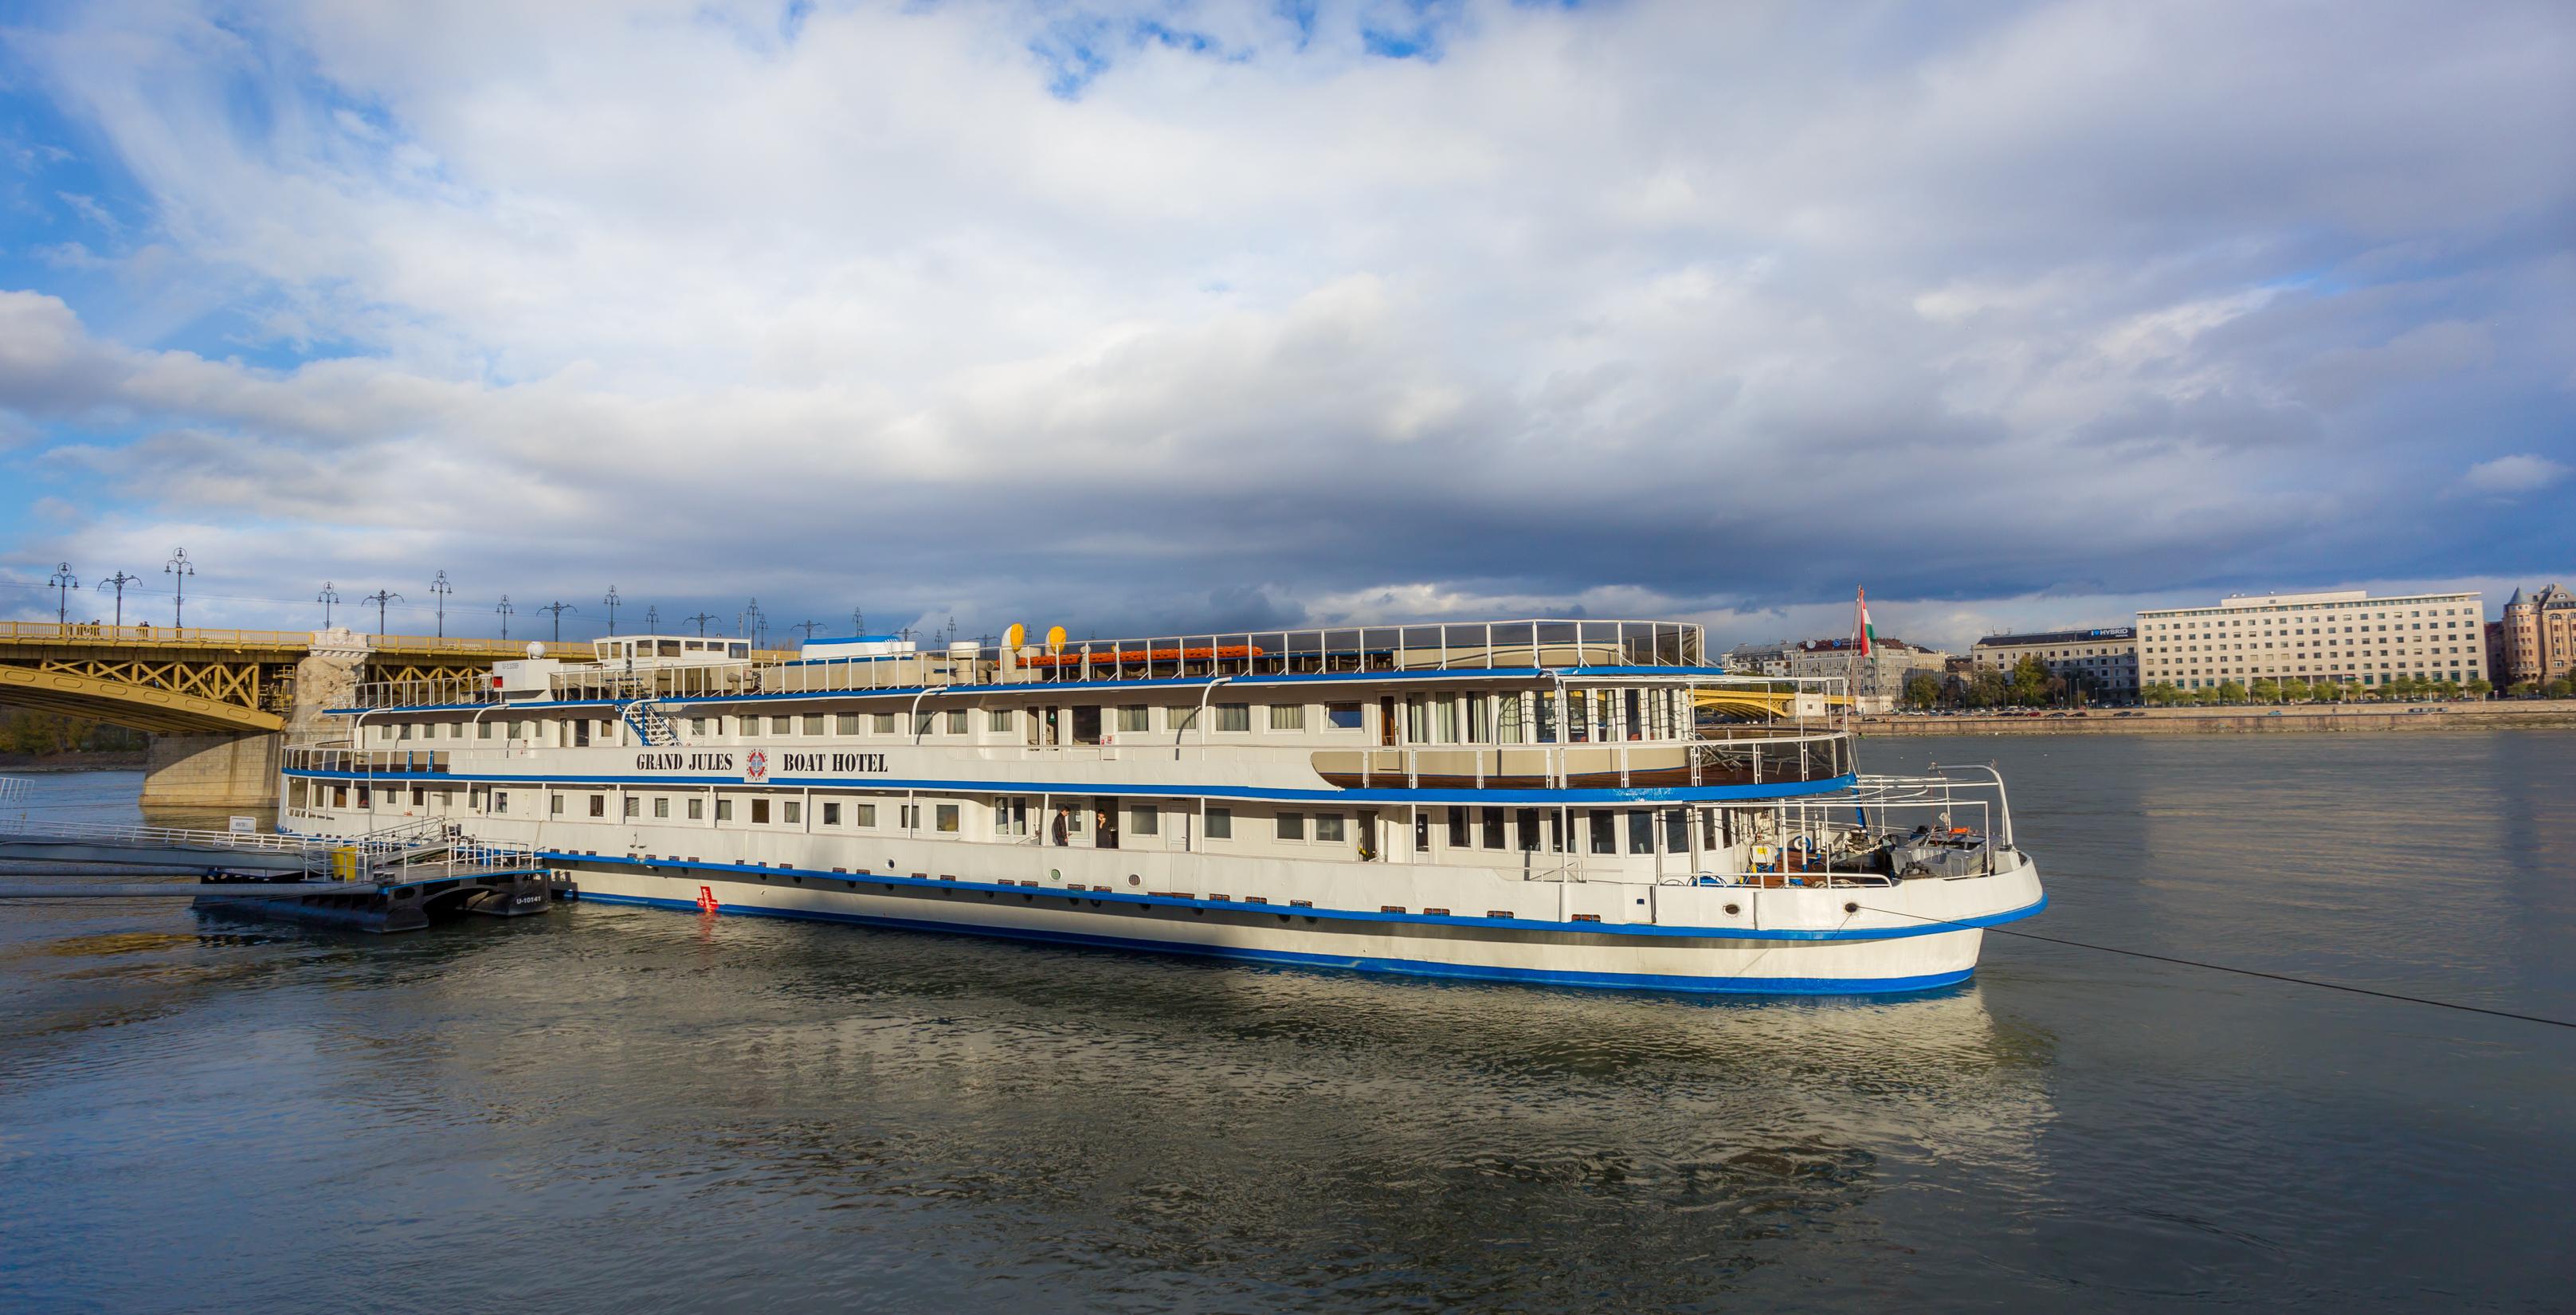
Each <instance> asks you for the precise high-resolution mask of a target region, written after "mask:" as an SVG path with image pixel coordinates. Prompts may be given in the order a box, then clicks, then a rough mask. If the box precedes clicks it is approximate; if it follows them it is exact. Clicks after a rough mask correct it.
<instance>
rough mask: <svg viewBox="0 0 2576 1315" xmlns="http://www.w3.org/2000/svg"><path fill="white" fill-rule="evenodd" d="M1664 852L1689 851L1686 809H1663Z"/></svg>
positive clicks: (1688, 816)
mask: <svg viewBox="0 0 2576 1315" xmlns="http://www.w3.org/2000/svg"><path fill="white" fill-rule="evenodd" d="M1664 852H1665V853H1667V854H1687V853H1689V852H1690V813H1689V812H1687V811H1686V810H1683V809H1679V808H1667V809H1665V810H1664Z"/></svg>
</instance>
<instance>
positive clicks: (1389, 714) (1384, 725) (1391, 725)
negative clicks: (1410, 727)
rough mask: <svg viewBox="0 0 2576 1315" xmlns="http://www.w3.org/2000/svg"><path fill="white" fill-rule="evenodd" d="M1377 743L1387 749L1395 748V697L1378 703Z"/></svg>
mask: <svg viewBox="0 0 2576 1315" xmlns="http://www.w3.org/2000/svg"><path fill="white" fill-rule="evenodd" d="M1377 742H1378V743H1379V744H1380V745H1382V746H1384V747H1386V748H1393V747H1395V697H1394V696H1393V695H1388V696H1385V697H1383V698H1380V699H1379V700H1378V701H1377Z"/></svg>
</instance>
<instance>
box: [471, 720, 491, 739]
mask: <svg viewBox="0 0 2576 1315" xmlns="http://www.w3.org/2000/svg"><path fill="white" fill-rule="evenodd" d="M474 738H475V739H478V740H488V739H491V738H492V723H490V722H488V721H478V722H476V723H474Z"/></svg>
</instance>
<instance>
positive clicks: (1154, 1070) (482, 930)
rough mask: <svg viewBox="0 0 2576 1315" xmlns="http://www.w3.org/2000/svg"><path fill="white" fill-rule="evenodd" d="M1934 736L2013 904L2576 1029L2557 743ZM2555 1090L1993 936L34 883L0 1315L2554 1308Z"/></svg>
mask: <svg viewBox="0 0 2576 1315" xmlns="http://www.w3.org/2000/svg"><path fill="white" fill-rule="evenodd" d="M1936 760H1937V761H1943V762H1951V761H1972V760H1973V761H1986V760H1992V761H1996V762H1998V763H2000V764H2001V765H2002V766H2003V768H2004V769H2005V771H2006V773H2007V775H2008V777H2009V779H2010V781H2011V783H2012V788H2013V791H2014V795H2013V799H2014V803H2015V804H2016V805H2017V808H2018V817H2019V822H2020V832H2021V836H2020V838H2021V841H2022V843H2023V844H2024V846H2025V847H2027V848H2029V849H2031V850H2033V851H2034V852H2035V853H2036V854H2037V855H2038V857H2039V861H2040V863H2041V865H2042V872H2043V874H2044V875H2045V876H2046V878H2047V879H2048V881H2049V884H2050V889H2051V893H2052V896H2053V899H2054V901H2055V903H2054V905H2053V907H2052V908H2051V910H2050V911H2049V913H2048V914H2047V915H2046V916H2044V917H2042V918H2040V919H2038V920H2036V921H2034V922H2030V923H2025V924H2020V925H2021V926H2022V927H2023V928H2025V929H2027V930H2029V931H2032V932H2035V933H2038V934H2041V935H2050V936H2058V937H2065V938H2072V939H2076V940H2084V941H2092V942H2099V943H2103V944H2112V945H2120V946H2127V947H2133V948H2136V949H2141V950H2147V951H2151V952H2156V953H2162V954H2172V955H2183V956H2189V957H2195V958H2206V959H2214V960H2219V961H2223V962H2226V963H2232V964H2240V965H2244V966H2246V967H2251V968H2258V969H2262V970H2266V971H2271V972H2280V973H2288V974H2296V975H2306V976H2316V977H2325V978H2331V979H2334V980H2337V981H2343V982H2349V983H2353V984H2356V985H2362V986H2368V987H2371V988H2374V989H2379V990H2386V991H2394V992H2400V993H2407V994H2421V995H2432V996H2438V997H2442V998H2445V999H2451V1000H2457V1001H2461V1002H2464V1003H2471V1004H2478V1005H2484V1006H2488V1007H2491V1008H2498V1009H2507V1010H2515V1011H2522V1012H2530V1013H2540V1014H2548V1015H2552V1016H2556V1017H2562V1018H2564V1017H2576V736H2570V735H2566V734H2555V735H2553V734H2548V733H2527V734H2511V733H2497V734H2429V733H2428V734H2416V735H2406V736H2395V735H2388V736H2364V735H2352V736H2286V735H2285V736H2260V737H2252V736H2249V737H2209V738H2200V737H2192V738H2148V737H2139V738H2101V739H2065V740H2050V739H1987V740H1974V741H1934V740H1883V741H1875V742H1873V743H1871V744H1870V745H1869V746H1867V748H1866V750H1865V752H1864V762H1865V764H1866V765H1867V766H1869V767H1870V768H1872V769H1874V770H1896V769H1901V768H1909V767H1914V766H1919V765H1921V764H1924V763H1928V762H1932V761H1936ZM136 784H137V782H136V778H135V777H134V776H132V775H130V774H101V775H94V776H80V777H51V778H43V779H40V780H39V781H38V782H37V783H36V786H35V790H36V795H37V800H36V802H37V805H38V809H39V811H40V812H42V813H44V814H45V815H50V816H62V817H85V818H114V817H120V816H123V817H130V816H132V813H133V805H132V802H131V801H132V799H133V797H134V790H135V786H136ZM2571 1102H2576V1031H2570V1030H2567V1029H2562V1028H2553V1027H2544V1026H2538V1025H2534V1024H2530V1023H2521V1022H2513V1021H2509V1020H2504V1019H2498V1018H2491V1017H2484V1016H2479V1015H2474V1014H2468V1013H2461V1012H2456V1011H2450V1010H2442V1009H2433V1008H2426V1007H2423V1006H2419V1005H2410V1004H2402V1003H2397V1002H2393V1001H2387V1000H2379V999H2372V998H2368V997H2363V996H2357V995H2349V994H2342V993H2336V992H2329V991H2322V990H2317V989H2314V988H2310V987H2303V986H2298V985H2292V984H2287V983H2281V982H2273V981H2265V980H2259V979H2254V978H2247V977H2237V976H2227V975H2221V974H2216V973H2210V972H2205V971H2199V970H2194V969H2187V968H2179V967H2174V966H2170V965H2166V964H2159V963H2154V962H2149V961H2144V960H2139V959H2129V958H2119V957H2114V956H2110V955H2104V954H2099V953H2094V952H2090V951H2085V950H2079V949H2074V948H2070V947H2066V946H2061V945H2055V944H2049V943H2045V942H2038V941H2030V940H2021V939H2015V938H2010V937H2000V936H1998V937H1990V938H1989V940H1988V942H1987V949H1986V958H1985V963H1984V966H1983V967H1982V968H1981V969H1980V970H1979V972H1978V974H1977V977H1976V979H1975V981H1974V983H1973V984H1971V985H1968V986H1965V987H1960V988H1956V989H1953V990H1949V991H1944V992H1939V993H1936V994H1932V995H1927V996H1919V997H1913V998H1907V999H1897V1000H1877V1001H1866V1000H1825V1001H1818V1000H1799V1001H1779V1002H1740V1001H1710V1000H1702V999H1688V998H1669V997H1657V996H1647V995H1627V994H1587V993H1576V992H1562V991H1551V990H1542V989H1533V988H1528V987H1516V986H1495V985H1481V984H1458V983H1432V982H1415V981H1405V980H1396V979H1382V978H1368V977H1357V976H1346V975H1333V974H1323V973H1311V972H1301V971H1291V970H1269V969H1262V968H1257V967H1244V966H1240V965H1221V964H1212V963H1200V962H1194V961H1190V960H1185V959H1158V958H1144V957H1132V956H1125V955H1119V954H1112V953H1104V952H1091V951H1079V950H1065V949H1051V948H1044V947H1032V946H1024V945H1010V944H996V943H985V942H977V941H971V940H954V939H943V938H933V937H926V936H913V935H905V934H897V933H886V932H874V931H867V930H861V929H855V928H846V927H836V926H815V925H806V924H797V923H787V922H772V921H763V920H759V919H753V918H740V917H725V918H717V919H712V920H703V921H702V920H701V919H699V918H698V917H695V916H691V915H687V914H677V913H667V912H659V911H646V910H637V909H629V908H612V907H607V906H590V907H582V908H576V909H571V910H568V911H563V912H558V913H556V914H554V915H552V916H549V917H546V918H541V919H527V920H521V921H517V922H507V923H504V922H493V921H477V922H471V923H465V924H459V925H454V926H447V927H441V928H437V929H433V930H431V931H429V932H425V933H419V934H415V935H411V936H403V937H388V938H373V937H359V936H351V935H341V934H334V933H327V932H320V931H312V930H304V929H286V928H273V927H268V926H263V925H260V924H253V923H236V922H226V921H222V920H218V919H214V918H211V917H204V916H201V915H197V914H194V913H190V912H183V911H181V909H180V908H178V907H172V906H167V905H163V904H151V905H145V904H141V903H122V902H120V903H107V902H85V903H73V902H57V903H49V904H41V905H29V904H15V905H0V1310H9V1311H57V1310H97V1311H116V1312H150V1311H179V1310H252V1309H256V1310H261V1311H286V1312H305V1311H311V1312H324V1311H328V1312H340V1311H347V1310H355V1309H372V1310H404V1311H441V1312H447V1311H486V1310H489V1311H528V1310H549V1311H551V1310H615V1311H619V1312H644V1311H686V1310H719V1309H721V1310H734V1309H765V1310H782V1311H787V1310H813V1309H861V1310H888V1311H916V1310H917V1311H954V1310H985V1309H997V1308H1017V1309H1020V1310H1026V1311H1048V1310H1064V1309H1103V1310H1192V1311H1197V1310H1208V1311H1272V1310H1434V1309H1450V1308H1458V1309H1476V1310H1528V1311H1587V1312H1588V1311H1601V1310H1613V1309H1622V1310H1667V1309H1671V1310H1762V1311H1772V1310H1782V1309H1814V1308H1836V1307H1840V1308H1862V1307H1866V1308H1869V1309H1873V1310H1942V1309H1966V1308H1972V1307H1973V1308H1988V1309H1991V1308H1994V1307H1996V1306H1998V1305H2001V1306H2007V1307H2016V1306H2017V1307H2024V1308H2052V1309H2084V1310H2097V1311H2123V1310H2175V1309H2190V1308H2201V1307H2210V1306H2232V1307H2237V1308H2243V1309H2263V1310H2277V1309H2293V1310H2318V1311H2353V1310H2392V1311H2394V1310H2405V1311H2420V1310H2443V1311H2449V1310H2552V1309H2559V1310H2563V1309H2566V1308H2567V1306H2568V1303H2569V1301H2570V1297H2569V1293H2570V1292H2571V1291H2576V1260H2571V1259H2570V1257H2571V1255H2576V1247H2571V1245H2570V1243H2569V1241H2568V1232H2569V1223H2570V1213H2569V1209H2568V1203H2569V1201H2570V1199H2571V1197H2570V1184H2571V1181H2576V1113H2571Z"/></svg>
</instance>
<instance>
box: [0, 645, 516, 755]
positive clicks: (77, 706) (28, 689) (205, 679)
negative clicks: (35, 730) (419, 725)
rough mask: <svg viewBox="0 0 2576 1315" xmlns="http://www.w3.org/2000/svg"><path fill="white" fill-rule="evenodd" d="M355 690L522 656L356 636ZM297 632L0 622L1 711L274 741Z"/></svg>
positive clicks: (289, 691)
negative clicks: (248, 734)
mask: <svg viewBox="0 0 2576 1315" xmlns="http://www.w3.org/2000/svg"><path fill="white" fill-rule="evenodd" d="M355 646H357V647H361V648H364V649H365V650H367V657H366V662H365V671H364V673H363V674H362V675H361V676H360V679H362V680H370V681H374V680H418V679H425V678H427V677H431V676H452V675H461V674H466V673H470V672H472V671H476V670H479V669H481V668H483V667H486V666H489V665H490V664H491V663H492V662H494V661H495V660H498V659H503V658H512V657H518V656H521V655H522V654H523V653H524V652H525V651H526V648H527V643H526V641H525V640H510V641H505V640H498V639H441V638H433V637H430V636H427V635H360V636H357V637H356V641H355ZM312 649H313V635H312V633H311V632H309V631H303V630H208V629H200V628H197V627H193V626H192V627H189V628H187V629H184V630H182V629H177V628H173V627H165V626H152V625H131V626H107V625H93V624H85V623H80V622H74V623H72V624H70V625H56V624H54V623H52V622H42V621H8V622H0V705H6V706H12V707H21V708H36V709H41V710H43V711H48V712H60V713H68V714H71V715H73V716H77V717H88V718H92V719H95V720H98V721H105V722H112V723H114V724H116V725H119V726H131V727H133V728H135V729H137V730H143V731H155V732H162V733H175V732H204V731H216V732H222V731H235V732H238V731H273V730H277V729H280V728H281V727H283V726H284V725H285V724H286V715H287V713H288V711H289V709H290V708H291V707H292V705H293V702H294V697H295V666H296V663H298V662H300V661H302V660H303V658H304V656H305V655H306V654H307V653H309V652H311V651H312Z"/></svg>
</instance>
